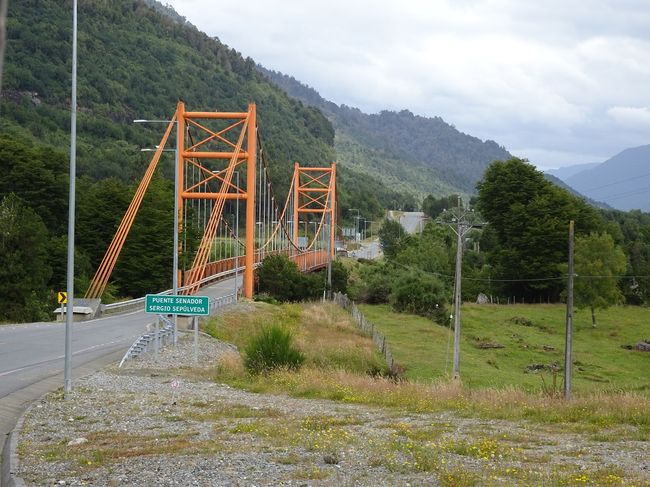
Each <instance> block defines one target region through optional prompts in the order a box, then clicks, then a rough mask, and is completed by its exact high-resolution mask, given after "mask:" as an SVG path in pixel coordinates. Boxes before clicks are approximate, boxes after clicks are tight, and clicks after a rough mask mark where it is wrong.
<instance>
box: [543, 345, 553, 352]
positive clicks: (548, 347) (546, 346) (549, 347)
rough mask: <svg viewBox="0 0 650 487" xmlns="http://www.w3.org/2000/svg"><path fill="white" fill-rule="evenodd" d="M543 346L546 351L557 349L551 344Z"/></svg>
mask: <svg viewBox="0 0 650 487" xmlns="http://www.w3.org/2000/svg"><path fill="white" fill-rule="evenodd" d="M542 348H543V349H544V351H545V352H552V351H553V350H555V347H552V346H550V345H543V346H542Z"/></svg>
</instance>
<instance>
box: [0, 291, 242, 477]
mask: <svg viewBox="0 0 650 487" xmlns="http://www.w3.org/2000/svg"><path fill="white" fill-rule="evenodd" d="M239 281H240V282H241V279H239ZM234 287H235V280H234V278H230V279H227V280H224V281H220V282H218V283H216V284H214V285H212V286H210V287H208V288H204V289H202V290H201V291H200V292H199V293H198V294H200V295H203V296H210V297H211V298H214V297H219V296H225V295H228V294H231V293H233V292H234ZM154 316H155V315H150V314H146V313H145V312H144V311H136V312H132V313H128V314H122V315H115V316H107V317H105V318H98V319H95V320H90V321H86V322H81V323H74V324H73V326H72V367H73V373H72V381H73V382H72V386H73V388H74V379H75V377H79V376H81V375H85V374H89V373H91V372H93V371H95V370H98V369H100V368H101V367H104V366H105V365H107V364H108V363H111V362H114V361H115V360H119V359H120V358H121V356H122V355H124V353H126V351H127V350H128V348H129V346H130V345H131V344H132V343H133V342H134V341H135V340H136V338H138V337H139V336H140V335H142V334H143V333H144V332H145V331H146V328H147V324H149V323H153V320H154ZM64 349H65V323H24V324H16V325H0V433H1V434H2V436H0V451H1V449H2V447H3V445H4V442H5V439H6V437H7V435H8V434H9V432H11V430H12V429H13V428H14V426H15V424H16V421H17V419H18V417H19V416H20V414H22V412H23V411H24V410H25V409H26V408H27V407H28V406H29V405H30V404H31V403H32V402H33V401H35V400H36V399H38V398H39V397H40V396H42V395H43V394H45V393H46V392H48V391H51V390H54V389H56V388H57V387H62V386H63V378H62V376H63V366H64ZM3 480H4V479H3ZM2 485H4V482H2Z"/></svg>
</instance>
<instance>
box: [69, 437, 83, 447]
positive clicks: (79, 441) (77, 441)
mask: <svg viewBox="0 0 650 487" xmlns="http://www.w3.org/2000/svg"><path fill="white" fill-rule="evenodd" d="M84 443H88V439H87V438H83V437H82V438H75V439H74V440H70V441H68V446H77V445H83V444H84Z"/></svg>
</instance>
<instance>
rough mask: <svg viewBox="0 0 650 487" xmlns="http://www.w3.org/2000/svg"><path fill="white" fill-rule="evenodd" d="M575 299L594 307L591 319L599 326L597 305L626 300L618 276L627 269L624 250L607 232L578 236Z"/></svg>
mask: <svg viewBox="0 0 650 487" xmlns="http://www.w3.org/2000/svg"><path fill="white" fill-rule="evenodd" d="M574 259H575V264H574V265H575V273H576V274H577V277H576V280H575V287H574V300H575V301H574V302H575V304H576V306H578V307H579V308H586V307H589V308H590V309H591V323H592V325H593V326H594V327H595V326H596V312H595V310H596V309H605V308H607V307H609V306H610V305H612V304H616V303H619V302H621V301H622V300H623V294H622V293H621V291H620V289H619V288H618V285H617V281H618V279H617V278H616V276H618V275H621V274H623V273H624V272H625V269H626V266H627V262H626V257H625V254H624V253H623V250H622V249H621V248H620V247H618V246H617V245H615V244H614V239H613V238H612V237H611V236H610V235H609V234H607V233H590V234H589V235H587V236H583V237H578V238H576V243H575V258H574Z"/></svg>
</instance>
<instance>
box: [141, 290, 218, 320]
mask: <svg viewBox="0 0 650 487" xmlns="http://www.w3.org/2000/svg"><path fill="white" fill-rule="evenodd" d="M144 311H145V313H150V314H156V315H186V316H208V315H209V314H210V298H209V297H208V296H165V295H162V294H147V295H146V296H145V305H144Z"/></svg>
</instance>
